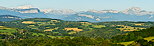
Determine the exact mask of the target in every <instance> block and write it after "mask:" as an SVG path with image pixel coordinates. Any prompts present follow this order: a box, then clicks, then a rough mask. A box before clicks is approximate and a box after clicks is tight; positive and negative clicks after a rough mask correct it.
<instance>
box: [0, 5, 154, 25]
mask: <svg viewBox="0 0 154 46" xmlns="http://www.w3.org/2000/svg"><path fill="white" fill-rule="evenodd" d="M1 15H3V16H4V15H10V16H16V17H20V18H21V19H26V18H53V19H61V20H66V21H89V22H106V21H154V12H153V11H146V10H142V9H141V8H139V7H132V8H128V9H126V10H122V11H118V10H100V11H98V10H89V11H81V12H76V11H73V10H71V9H63V10H55V9H39V8H37V7H32V6H31V5H26V6H19V7H15V8H7V7H1V6H0V16H1ZM5 19H7V18H5ZM15 20H16V19H15ZM1 21H3V20H1Z"/></svg>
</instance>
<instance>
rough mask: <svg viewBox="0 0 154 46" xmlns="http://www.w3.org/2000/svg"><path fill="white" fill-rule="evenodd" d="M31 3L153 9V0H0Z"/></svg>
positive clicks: (55, 6) (1, 1)
mask: <svg viewBox="0 0 154 46" xmlns="http://www.w3.org/2000/svg"><path fill="white" fill-rule="evenodd" d="M21 5H32V6H35V7H39V8H41V9H46V8H52V9H73V10H76V11H84V10H89V9H91V10H92V9H95V10H104V9H107V10H110V9H114V10H124V9H127V8H130V7H141V8H142V9H144V10H148V11H154V0H0V6H4V7H16V6H21Z"/></svg>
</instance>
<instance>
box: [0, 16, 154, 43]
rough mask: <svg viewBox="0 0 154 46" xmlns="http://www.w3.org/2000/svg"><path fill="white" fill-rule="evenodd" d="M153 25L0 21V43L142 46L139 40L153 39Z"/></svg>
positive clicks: (148, 23)
mask: <svg viewBox="0 0 154 46" xmlns="http://www.w3.org/2000/svg"><path fill="white" fill-rule="evenodd" d="M153 25H154V22H128V21H113V22H99V23H91V22H87V21H63V20H59V19H50V18H29V19H22V20H17V21H9V22H0V41H1V42H0V44H1V45H2V46H24V45H25V46H27V45H28V46H32V45H37V46H39V45H41V46H48V45H49V46H50V45H53V46H61V45H63V46H79V45H82V46H116V45H117V46H120V45H137V44H139V45H142V41H141V40H143V39H144V40H145V39H146V40H149V39H150V42H151V41H153V40H152V39H153V38H154V37H153V34H152V33H153V27H152V26H153ZM150 27H151V28H150ZM146 28H148V29H146ZM140 41H141V43H140ZM125 43H129V44H125ZM146 43H147V44H144V45H148V44H150V43H149V42H146ZM151 45H152V44H151Z"/></svg>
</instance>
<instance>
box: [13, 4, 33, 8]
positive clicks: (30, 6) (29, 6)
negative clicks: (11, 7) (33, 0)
mask: <svg viewBox="0 0 154 46" xmlns="http://www.w3.org/2000/svg"><path fill="white" fill-rule="evenodd" d="M29 8H34V7H33V6H32V5H23V6H18V7H16V9H29Z"/></svg>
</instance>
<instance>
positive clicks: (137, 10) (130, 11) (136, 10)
mask: <svg viewBox="0 0 154 46" xmlns="http://www.w3.org/2000/svg"><path fill="white" fill-rule="evenodd" d="M122 12H123V13H125V14H136V15H147V14H149V15H151V14H154V12H151V11H145V10H142V9H141V8H139V7H132V8H129V9H126V10H124V11H122Z"/></svg>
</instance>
